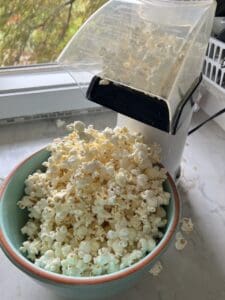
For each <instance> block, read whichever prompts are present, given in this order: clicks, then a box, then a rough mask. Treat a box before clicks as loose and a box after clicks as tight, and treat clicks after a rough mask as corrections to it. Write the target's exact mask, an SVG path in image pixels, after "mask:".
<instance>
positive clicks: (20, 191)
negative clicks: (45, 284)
mask: <svg viewBox="0 0 225 300" xmlns="http://www.w3.org/2000/svg"><path fill="white" fill-rule="evenodd" d="M49 155H50V153H49V152H48V151H47V150H45V149H43V150H41V151H39V152H37V153H35V154H34V155H33V156H31V157H29V158H28V159H27V160H26V161H25V162H23V163H21V165H19V166H18V167H17V168H16V170H15V171H14V172H13V174H12V176H10V177H9V181H8V182H7V183H6V187H5V189H4V192H3V194H2V199H1V202H0V205H1V207H0V221H1V223H0V224H1V230H2V232H3V235H4V237H5V238H6V240H7V241H8V243H9V244H10V246H11V248H13V250H14V251H15V252H17V254H19V255H20V256H23V255H22V253H21V252H20V251H19V248H20V246H21V245H22V242H23V241H24V240H25V237H24V235H22V233H21V230H20V229H21V228H22V227H23V226H24V225H25V223H26V222H27V220H28V213H27V210H21V209H20V208H19V207H18V205H17V202H18V201H19V200H20V199H21V197H22V196H23V195H24V187H25V185H24V181H25V179H26V178H27V177H28V175H29V174H32V173H34V172H35V171H36V170H38V169H42V162H44V161H45V160H47V159H48V157H49ZM164 189H165V190H166V191H168V192H169V193H170V194H171V200H170V203H169V205H168V206H167V207H165V209H166V211H167V219H168V223H167V226H166V227H165V228H164V233H165V234H166V233H167V231H169V228H170V227H171V224H172V223H173V221H174V216H175V201H174V194H173V189H172V187H171V185H170V182H169V180H167V181H166V182H165V183H164Z"/></svg>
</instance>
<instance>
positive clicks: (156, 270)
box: [149, 261, 163, 276]
mask: <svg viewBox="0 0 225 300" xmlns="http://www.w3.org/2000/svg"><path fill="white" fill-rule="evenodd" d="M162 270H163V266H162V264H161V262H160V261H157V262H156V263H155V264H154V266H153V267H152V268H151V270H150V271H149V273H150V274H152V275H153V276H159V274H160V273H161V272H162Z"/></svg>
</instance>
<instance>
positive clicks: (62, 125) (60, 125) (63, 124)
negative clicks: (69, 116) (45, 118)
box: [56, 119, 66, 128]
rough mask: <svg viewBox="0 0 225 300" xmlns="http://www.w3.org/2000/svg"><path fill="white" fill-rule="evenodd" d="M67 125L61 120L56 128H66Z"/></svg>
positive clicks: (57, 121)
mask: <svg viewBox="0 0 225 300" xmlns="http://www.w3.org/2000/svg"><path fill="white" fill-rule="evenodd" d="M65 124H66V122H65V121H63V120H60V119H58V120H56V126H57V127H58V128H61V127H64V126H65Z"/></svg>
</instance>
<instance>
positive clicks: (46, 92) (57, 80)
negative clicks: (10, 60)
mask: <svg viewBox="0 0 225 300" xmlns="http://www.w3.org/2000/svg"><path fill="white" fill-rule="evenodd" d="M80 77H81V79H82V80H81V82H82V91H81V89H80V88H79V86H78V85H77V84H76V83H75V82H74V80H73V79H72V77H71V76H70V74H69V72H67V71H66V70H65V69H63V67H61V66H59V65H57V64H47V65H37V66H29V67H17V68H4V69H1V71H0V120H3V119H8V118H17V117H25V116H34V115H38V114H49V113H54V112H64V111H71V110H82V109H89V108H95V107H99V105H97V104H95V103H92V102H90V101H88V100H86V98H85V91H86V88H87V83H86V82H85V74H80Z"/></svg>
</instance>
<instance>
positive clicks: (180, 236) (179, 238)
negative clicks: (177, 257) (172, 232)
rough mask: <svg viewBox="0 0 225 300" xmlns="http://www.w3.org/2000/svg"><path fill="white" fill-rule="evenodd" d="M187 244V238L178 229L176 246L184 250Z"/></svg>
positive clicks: (179, 249)
mask: <svg viewBox="0 0 225 300" xmlns="http://www.w3.org/2000/svg"><path fill="white" fill-rule="evenodd" d="M186 246H187V240H185V238H184V237H183V234H182V233H181V232H180V231H178V232H177V234H176V242H175V248H176V249H177V250H178V251H182V250H183V249H184V248H185V247H186Z"/></svg>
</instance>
